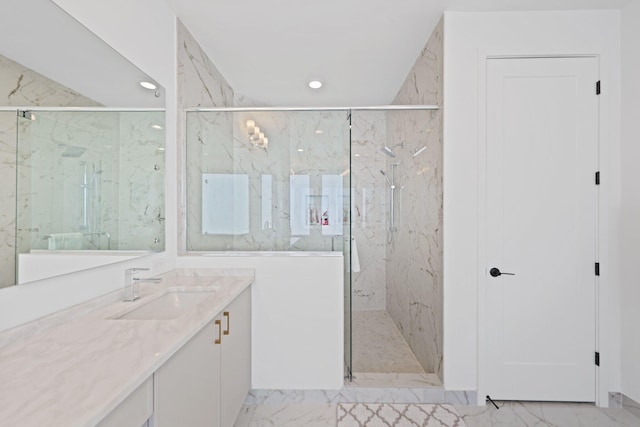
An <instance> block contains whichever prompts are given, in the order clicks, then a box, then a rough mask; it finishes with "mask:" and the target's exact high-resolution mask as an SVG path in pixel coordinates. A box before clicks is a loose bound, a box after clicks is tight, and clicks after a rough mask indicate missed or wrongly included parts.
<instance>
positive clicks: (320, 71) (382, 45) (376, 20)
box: [167, 0, 628, 106]
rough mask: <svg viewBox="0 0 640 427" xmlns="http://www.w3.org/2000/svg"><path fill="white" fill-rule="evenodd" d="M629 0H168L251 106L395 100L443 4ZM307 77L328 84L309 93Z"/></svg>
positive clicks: (617, 2) (600, 4)
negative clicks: (251, 102)
mask: <svg viewBox="0 0 640 427" xmlns="http://www.w3.org/2000/svg"><path fill="white" fill-rule="evenodd" d="M627 1H628V0H322V1H313V0H234V1H229V0H167V2H168V3H169V5H170V6H171V7H172V9H173V10H174V11H175V13H176V15H177V16H178V17H179V18H180V19H181V20H182V22H183V23H184V24H185V26H186V27H187V28H188V29H189V30H190V31H191V33H192V34H193V36H194V37H195V38H196V39H197V40H198V42H199V43H200V45H201V46H202V47H203V49H204V50H205V52H207V54H208V55H209V57H210V58H211V60H212V61H213V63H214V64H215V65H216V67H217V68H218V69H219V70H220V72H221V73H222V74H223V75H224V76H225V78H226V79H227V81H228V82H229V84H230V85H231V86H232V87H233V88H234V90H235V92H236V95H237V96H239V95H240V96H241V95H244V96H246V97H247V98H249V99H250V100H252V101H253V102H254V103H255V104H256V105H272V106H338V105H341V106H358V105H386V104H389V103H391V101H392V100H393V98H394V97H395V95H396V93H397V91H398V89H399V88H400V86H401V85H402V83H403V82H404V79H405V77H406V76H407V74H408V72H409V70H410V69H411V67H412V66H413V64H414V62H415V60H416V59H417V57H418V55H419V53H420V51H421V50H422V48H423V47H424V45H425V43H426V41H427V39H428V38H429V35H430V34H431V32H432V30H433V28H434V27H435V25H436V24H437V22H438V20H439V19H440V18H441V17H442V14H443V11H444V10H459V11H460V10H462V11H489V10H547V9H548V10H563V9H567V10H568V9H619V8H622V7H623V6H624V4H626V3H627ZM311 79H319V80H321V81H322V82H323V83H324V86H323V87H322V88H321V89H319V90H315V91H314V90H312V89H310V88H309V87H308V86H307V83H308V82H309V81H310V80H311Z"/></svg>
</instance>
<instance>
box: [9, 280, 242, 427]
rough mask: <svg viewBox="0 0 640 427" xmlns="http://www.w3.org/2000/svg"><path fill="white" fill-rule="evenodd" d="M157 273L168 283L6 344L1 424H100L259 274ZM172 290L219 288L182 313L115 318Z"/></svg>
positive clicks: (143, 287)
mask: <svg viewBox="0 0 640 427" xmlns="http://www.w3.org/2000/svg"><path fill="white" fill-rule="evenodd" d="M157 277H162V278H163V281H162V283H161V284H152V283H141V284H140V298H139V299H138V300H136V301H134V302H122V301H121V299H120V300H118V302H113V300H112V301H111V302H108V303H106V304H105V305H102V306H100V307H97V308H95V309H93V310H92V311H89V312H87V313H83V314H82V315H81V316H75V317H73V318H72V319H70V320H69V321H67V322H60V319H59V318H58V319H57V322H59V324H56V325H54V326H49V327H47V325H46V322H47V321H48V320H47V318H44V319H41V320H38V321H37V322H40V323H41V325H40V331H41V332H37V333H33V334H31V335H30V336H29V337H27V338H25V339H22V340H14V341H13V342H12V343H10V344H8V345H6V346H4V347H2V348H0V402H2V404H1V405H0V426H2V427H4V426H7V427H8V426H11V427H16V426H21V427H25V426H45V425H47V426H65V427H72V426H94V425H95V424H97V423H98V422H99V421H100V420H101V419H103V418H104V417H105V416H106V415H107V414H109V413H110V412H111V411H112V410H113V409H115V408H116V407H117V406H118V404H120V403H121V402H122V401H123V400H124V399H125V398H126V397H127V396H128V395H129V394H130V393H131V392H133V391H134V390H135V389H136V388H137V387H138V386H140V385H141V384H142V383H143V382H144V381H145V380H146V379H147V378H149V377H150V376H151V375H152V374H153V373H154V372H155V371H156V370H157V369H158V368H159V367H160V366H162V364H163V363H165V362H166V361H167V360H168V359H169V358H170V357H171V356H172V355H173V354H174V353H175V352H176V351H177V350H178V349H180V348H181V347H182V346H183V345H184V344H185V343H186V342H187V341H188V340H189V339H191V338H192V337H193V336H194V335H195V334H196V333H197V332H198V331H199V330H200V329H202V328H203V327H204V326H205V325H206V324H207V323H208V322H209V321H211V320H212V319H213V318H214V317H215V316H216V315H218V314H219V313H220V312H221V311H222V309H223V308H224V307H226V306H227V305H228V304H229V303H230V302H231V301H233V299H234V298H235V297H236V296H238V295H239V294H240V293H241V292H242V291H243V290H245V289H246V288H247V287H248V286H249V285H250V284H251V283H252V282H253V280H254V272H253V270H237V269H235V270H206V269H194V270H172V271H170V272H168V273H165V274H163V275H160V276H157ZM167 288H172V289H176V290H185V291H211V290H214V291H215V292H214V293H212V295H211V296H208V297H206V298H205V299H204V300H203V301H202V302H201V303H198V304H197V305H196V306H195V307H194V308H193V309H192V310H190V311H189V312H188V313H187V314H184V315H182V316H180V317H178V318H175V319H171V320H126V319H114V317H117V316H118V315H120V314H122V313H124V312H129V311H131V310H132V309H134V308H135V307H138V306H142V305H144V304H146V303H148V302H149V301H151V300H153V299H155V298H156V297H157V296H159V295H161V294H163V293H165V292H167ZM114 297H116V295H115V293H114ZM87 304H91V302H87ZM79 308H80V309H81V308H82V307H79ZM43 322H44V323H45V324H42V323H43ZM4 333H11V331H7V332H3V334H4ZM0 335H2V334H0Z"/></svg>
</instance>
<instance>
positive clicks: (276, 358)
mask: <svg viewBox="0 0 640 427" xmlns="http://www.w3.org/2000/svg"><path fill="white" fill-rule="evenodd" d="M218 255H219V256H206V255H205V256H197V255H194V256H185V257H179V258H178V260H177V263H178V267H179V268H252V269H255V273H256V279H255V281H254V283H253V286H252V287H251V305H252V307H251V336H252V338H251V340H252V342H251V356H252V357H251V388H252V389H259V390H268V389H276V390H309V389H314V390H318V389H320V390H337V389H340V388H342V386H343V383H344V380H343V375H344V373H343V372H344V280H343V277H344V273H343V268H344V265H343V256H342V253H338V252H334V253H330V255H311V254H309V253H305V252H294V253H289V254H287V253H286V252H264V253H262V254H261V255H257V256H251V253H250V252H245V253H243V256H224V253H223V252H220V253H218Z"/></svg>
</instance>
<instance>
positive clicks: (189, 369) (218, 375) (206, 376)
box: [153, 288, 251, 427]
mask: <svg viewBox="0 0 640 427" xmlns="http://www.w3.org/2000/svg"><path fill="white" fill-rule="evenodd" d="M250 386H251V290H250V289H249V288H247V289H245V290H244V292H242V293H241V294H240V295H239V296H238V297H237V298H236V299H234V300H233V302H231V304H229V305H228V306H227V307H226V308H225V309H224V310H223V312H222V313H220V315H218V316H217V317H216V318H215V319H214V320H212V321H211V322H209V323H208V324H207V325H206V326H205V327H204V328H203V329H202V330H200V331H199V332H198V333H197V334H196V335H195V336H194V337H193V338H192V339H191V340H189V341H188V342H187V343H186V344H185V345H184V346H183V347H182V348H181V349H180V350H178V352H176V353H175V354H174V355H173V357H171V358H170V359H169V360H168V361H167V362H166V363H165V364H163V365H162V366H161V367H160V368H159V369H158V370H157V371H156V372H155V374H154V401H155V405H154V415H153V419H154V427H175V426H189V427H199V426H203V427H204V426H207V427H217V426H220V427H231V426H233V423H234V421H235V419H236V417H237V415H238V413H239V411H240V407H241V406H242V403H243V401H244V398H245V396H246V395H247V393H248V391H249V388H250Z"/></svg>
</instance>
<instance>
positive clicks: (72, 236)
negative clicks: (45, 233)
mask: <svg viewBox="0 0 640 427" xmlns="http://www.w3.org/2000/svg"><path fill="white" fill-rule="evenodd" d="M82 237H83V236H82V233H52V234H50V235H49V242H48V243H49V245H48V247H49V250H52V251H60V250H79V249H82Z"/></svg>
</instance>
